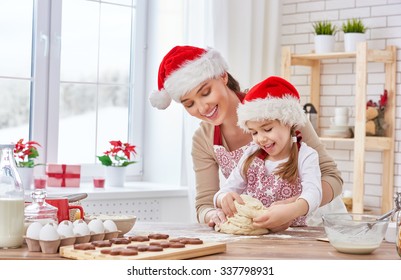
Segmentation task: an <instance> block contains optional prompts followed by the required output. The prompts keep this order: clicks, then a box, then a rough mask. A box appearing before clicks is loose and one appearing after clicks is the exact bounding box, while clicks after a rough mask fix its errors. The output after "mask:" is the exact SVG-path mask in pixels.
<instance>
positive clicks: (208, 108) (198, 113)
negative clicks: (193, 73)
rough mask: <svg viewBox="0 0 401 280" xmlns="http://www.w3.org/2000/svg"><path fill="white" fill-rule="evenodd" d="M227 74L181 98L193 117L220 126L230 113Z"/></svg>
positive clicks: (209, 81) (229, 92)
mask: <svg viewBox="0 0 401 280" xmlns="http://www.w3.org/2000/svg"><path fill="white" fill-rule="evenodd" d="M226 85H227V74H226V73H225V74H224V75H222V76H219V77H218V78H215V79H210V80H206V81H205V82H203V83H201V84H200V85H199V86H197V87H195V88H194V89H193V90H191V91H190V92H188V93H187V94H185V95H184V96H182V97H181V103H182V105H183V106H184V108H185V110H187V112H188V113H189V114H190V115H191V116H194V117H196V118H198V119H201V120H203V121H206V122H209V123H212V124H214V125H220V124H221V123H222V122H223V120H224V119H225V118H226V116H227V112H228V111H230V109H231V108H230V102H229V97H230V94H232V92H231V91H230V90H229V89H228V87H227V86H226Z"/></svg>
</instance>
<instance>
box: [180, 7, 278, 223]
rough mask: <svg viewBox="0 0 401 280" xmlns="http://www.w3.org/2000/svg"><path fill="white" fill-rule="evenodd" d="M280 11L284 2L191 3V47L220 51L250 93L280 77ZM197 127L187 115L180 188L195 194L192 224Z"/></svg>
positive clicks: (187, 16) (188, 39)
mask: <svg viewBox="0 0 401 280" xmlns="http://www.w3.org/2000/svg"><path fill="white" fill-rule="evenodd" d="M280 7H281V5H280V1H279V0H250V1H243V0H204V1H198V0H186V1H185V13H184V14H185V19H184V22H185V26H186V30H185V35H184V38H185V41H186V44H188V45H194V46H199V47H213V48H215V49H217V50H218V51H219V52H221V54H222V55H223V56H224V58H225V59H226V60H227V63H228V65H229V72H230V73H231V74H232V75H233V76H234V77H235V78H236V79H237V80H238V81H239V82H240V85H241V88H242V89H246V88H249V87H251V86H252V85H254V84H256V83H258V82H260V81H262V80H263V79H264V78H266V77H267V76H270V75H278V74H279V73H280V71H279V70H280V69H279V66H280V53H279V50H280V42H279V38H280V28H281V25H280V22H279V18H280V14H281V9H280ZM198 125H199V120H198V119H195V118H193V117H190V116H189V115H188V113H186V112H184V122H183V126H184V127H183V131H184V134H183V143H184V145H183V149H184V151H183V153H182V154H183V157H184V158H183V159H182V162H183V166H182V171H183V172H182V174H183V176H182V182H181V183H182V184H183V185H188V186H189V189H190V192H189V200H190V206H191V211H193V212H192V215H191V216H192V217H193V221H195V220H196V218H195V217H196V216H195V206H194V202H195V179H194V172H193V169H192V158H191V146H192V135H193V133H194V132H195V130H196V129H197V127H198Z"/></svg>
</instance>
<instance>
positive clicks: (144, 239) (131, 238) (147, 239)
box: [128, 235, 149, 242]
mask: <svg viewBox="0 0 401 280" xmlns="http://www.w3.org/2000/svg"><path fill="white" fill-rule="evenodd" d="M128 239H129V240H131V241H137V242H144V241H149V237H147V236H141V235H138V236H130V237H128Z"/></svg>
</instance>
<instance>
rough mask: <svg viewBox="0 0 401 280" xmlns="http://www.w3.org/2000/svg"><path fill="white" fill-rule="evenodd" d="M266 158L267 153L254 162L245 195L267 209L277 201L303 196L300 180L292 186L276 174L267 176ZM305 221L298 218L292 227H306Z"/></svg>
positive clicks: (248, 176)
mask: <svg viewBox="0 0 401 280" xmlns="http://www.w3.org/2000/svg"><path fill="white" fill-rule="evenodd" d="M263 152H264V151H263ZM266 157H267V153H266V152H264V153H262V154H261V155H260V156H257V157H255V159H254V160H253V161H252V163H251V165H250V166H249V169H248V171H247V179H248V182H247V186H246V188H245V190H244V192H243V193H244V194H248V195H250V196H252V197H254V198H257V199H259V200H260V201H261V202H262V203H263V205H264V206H265V207H269V206H270V205H271V204H272V203H273V202H275V201H280V200H284V199H287V198H290V197H293V196H296V195H299V194H301V192H302V185H301V181H300V179H298V180H297V182H296V183H295V184H290V183H288V182H287V181H286V180H283V179H281V178H280V177H279V176H277V175H275V174H274V173H271V174H270V175H268V174H267V170H266V166H265V159H266ZM305 219H306V217H305V216H302V217H298V218H296V219H295V220H294V221H293V222H292V224H291V226H306V222H305Z"/></svg>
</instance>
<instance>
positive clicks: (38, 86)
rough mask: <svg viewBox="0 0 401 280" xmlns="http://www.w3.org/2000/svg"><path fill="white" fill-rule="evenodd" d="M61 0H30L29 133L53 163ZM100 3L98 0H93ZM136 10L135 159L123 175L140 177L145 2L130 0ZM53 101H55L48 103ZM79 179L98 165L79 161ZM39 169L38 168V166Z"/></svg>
mask: <svg viewBox="0 0 401 280" xmlns="http://www.w3.org/2000/svg"><path fill="white" fill-rule="evenodd" d="M62 1H63V0H35V5H34V28H33V30H34V31H33V36H34V39H33V55H32V71H33V76H34V77H35V78H34V82H33V83H32V87H31V121H30V136H31V137H30V138H31V139H35V141H37V142H39V143H42V146H43V152H42V153H41V155H40V159H39V160H40V162H46V163H55V162H57V159H58V156H57V153H58V135H59V106H58V104H59V95H60V62H61V60H60V51H61V14H62ZM96 2H102V1H96ZM135 13H136V15H135V17H133V22H132V27H134V26H137V27H138V26H139V27H140V28H135V29H133V30H132V31H133V32H132V33H131V44H132V48H131V57H134V58H137V61H134V59H131V65H130V68H131V77H130V80H131V87H130V91H133V92H130V98H129V105H128V106H129V124H128V125H129V128H128V141H129V142H130V143H134V144H135V145H136V146H137V151H138V157H137V158H136V160H137V161H138V163H137V164H134V165H131V166H129V168H128V170H127V171H128V172H127V180H135V181H138V180H141V179H142V173H143V172H142V169H143V164H142V160H141V158H142V149H141V147H142V143H144V140H143V126H144V106H143V104H144V102H145V100H144V99H145V94H144V92H146V90H145V89H146V85H145V81H146V79H145V68H146V57H147V47H146V41H147V29H148V27H147V22H148V19H147V17H148V1H146V0H136V12H135ZM54 104H57V106H54ZM81 166H82V167H83V168H82V171H83V172H82V174H81V181H89V180H90V178H92V177H93V176H99V175H101V174H102V172H103V170H102V165H101V164H82V165H81ZM40 173H44V170H41V171H40Z"/></svg>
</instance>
